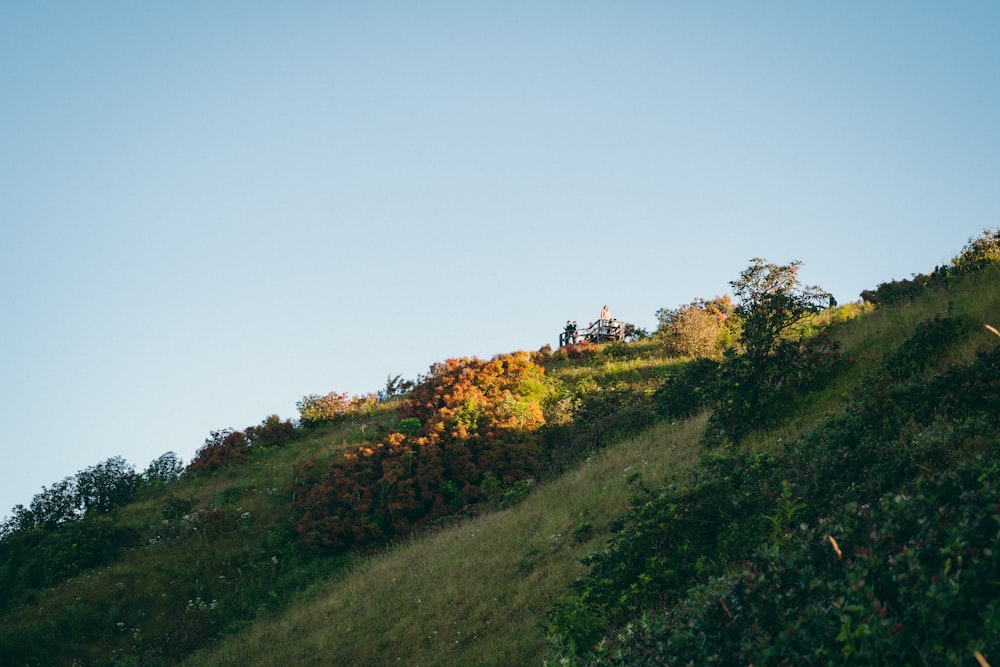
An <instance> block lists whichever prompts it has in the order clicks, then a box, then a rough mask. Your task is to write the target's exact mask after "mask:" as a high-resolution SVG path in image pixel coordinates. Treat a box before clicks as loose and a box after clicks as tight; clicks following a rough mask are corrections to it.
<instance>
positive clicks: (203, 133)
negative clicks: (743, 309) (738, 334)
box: [0, 0, 1000, 515]
mask: <svg viewBox="0 0 1000 667" xmlns="http://www.w3.org/2000/svg"><path fill="white" fill-rule="evenodd" d="M998 35H1000V4H998V3H995V2H989V1H987V0H982V1H978V0H977V1H969V2H947V3H945V2H921V1H919V0H917V1H910V0H907V1H905V2H903V1H900V2H861V1H857V2H854V1H847V2H792V1H789V2H769V1H767V0H764V1H762V2H683V3H682V2H613V3H612V2H600V3H598V2H587V1H579V0H574V1H572V2H545V1H544V0H533V1H530V2H503V3H500V2H494V3H482V2H435V1H433V0H431V1H427V2H377V1H376V2H364V3H347V2H339V3H338V2H251V1H247V0H242V1H240V2H223V1H218V2H201V1H198V2H183V1H171V2H125V1H122V2H103V1H101V0H95V1H94V2H75V1H74V2H56V1H47V2H5V3H3V5H2V7H0V184H2V185H0V221H2V225H3V226H2V229H3V234H2V237H0V278H2V280H0V304H2V315H0V318H2V319H0V324H2V326H0V362H2V371H0V446H2V451H3V465H2V466H0V515H4V514H7V513H8V510H9V509H10V508H11V507H13V505H15V504H17V503H25V504H27V503H28V502H30V500H31V497H32V496H33V495H34V494H35V493H37V492H38V491H39V490H40V489H41V487H42V486H43V485H50V484H51V483H53V482H56V481H58V480H60V479H62V478H63V477H66V476H69V475H73V474H75V473H76V472H77V471H79V470H81V469H83V468H85V467H87V466H89V465H93V464H95V463H97V462H99V461H102V460H104V459H106V458H108V457H110V456H115V455H121V456H123V457H125V458H126V459H127V460H128V461H129V462H131V463H132V464H133V465H135V466H136V468H137V469H139V470H142V469H144V468H145V467H146V465H147V464H148V463H149V462H150V461H151V460H152V459H153V458H155V457H157V456H159V455H160V454H162V453H164V452H166V451H174V452H176V453H177V454H178V455H180V456H181V457H182V458H184V459H185V461H187V460H190V458H191V456H192V455H193V454H194V452H195V450H196V449H197V448H198V447H199V446H200V445H201V444H202V443H203V441H204V439H205V438H206V437H207V436H208V434H209V431H211V430H213V429H218V428H223V427H233V428H244V427H246V426H249V425H251V424H256V423H259V422H260V421H261V420H262V419H264V418H265V417H267V416H268V415H270V414H278V415H279V416H281V417H282V418H288V417H295V416H296V410H295V403H296V401H297V400H299V399H300V398H301V397H302V396H304V395H306V394H309V393H319V394H323V393H326V392H329V391H333V390H337V391H345V392H348V393H352V394H353V393H365V392H368V391H376V390H378V389H380V388H382V387H383V386H384V384H385V380H386V378H387V376H389V375H396V374H402V375H403V376H404V377H406V378H415V377H416V376H417V375H419V374H421V373H424V372H426V371H427V370H428V368H429V366H430V364H432V363H434V362H436V361H441V360H444V359H446V358H448V357H454V356H470V355H475V356H479V357H491V356H493V355H495V354H498V353H501V352H509V351H513V350H517V349H527V350H536V349H538V348H539V347H541V346H542V345H544V344H545V343H555V342H556V340H557V336H558V333H559V330H560V328H561V326H562V324H563V323H564V322H565V321H566V320H567V319H570V318H571V319H576V320H579V321H581V322H588V321H590V320H592V319H595V318H596V317H597V315H598V312H599V310H600V308H601V306H602V305H603V304H605V303H606V304H608V305H610V307H611V310H612V313H613V314H614V315H615V316H617V317H619V318H621V319H625V320H627V321H630V322H633V323H635V324H636V325H638V326H642V327H645V328H648V329H651V328H653V327H654V326H655V313H656V311H657V309H659V308H661V307H674V306H677V305H680V304H682V303H685V302H687V301H690V300H691V299H692V298H695V297H701V296H705V297H709V296H714V295H716V294H722V293H724V292H726V291H727V290H728V287H729V285H728V283H729V281H730V280H733V279H734V278H736V277H737V276H738V274H739V272H740V271H741V270H742V269H743V268H744V267H746V266H747V264H748V262H749V260H750V258H751V257H754V256H760V257H764V258H766V259H768V260H770V261H775V262H787V261H791V260H794V259H797V260H801V261H802V262H804V267H803V269H802V271H801V276H802V279H803V280H804V281H805V282H808V283H810V284H818V285H820V286H821V287H823V288H825V289H827V290H829V291H831V292H833V293H834V294H835V295H836V297H837V298H838V300H839V301H841V302H847V301H852V300H856V299H857V298H858V295H859V293H860V291H861V290H863V289H867V288H872V287H875V286H876V285H878V284H879V283H881V282H885V281H888V280H892V279H899V278H908V277H910V276H911V275H913V274H915V273H921V272H926V271H930V270H932V269H933V268H934V267H935V266H936V265H938V264H944V263H946V262H948V261H949V260H950V259H951V258H952V257H954V256H955V255H956V254H957V253H958V252H959V251H960V250H961V248H962V246H963V245H965V243H966V242H967V241H968V239H969V238H970V237H972V236H975V235H977V234H978V233H979V232H981V231H982V230H983V229H985V228H995V227H997V226H1000V215H998V213H1000V126H998V123H1000V120H998V119H1000V40H998V38H997V36H998Z"/></svg>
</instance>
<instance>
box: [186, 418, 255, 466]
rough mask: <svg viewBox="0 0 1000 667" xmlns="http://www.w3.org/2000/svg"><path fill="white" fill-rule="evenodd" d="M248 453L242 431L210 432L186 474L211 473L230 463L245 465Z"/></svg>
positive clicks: (244, 434) (248, 444) (248, 449)
mask: <svg viewBox="0 0 1000 667" xmlns="http://www.w3.org/2000/svg"><path fill="white" fill-rule="evenodd" d="M249 453H250V443H249V441H248V440H247V435H246V433H244V432H243V431H234V430H232V429H228V428H225V429H221V430H218V431H212V432H211V435H209V437H208V438H206V439H205V444H204V445H202V447H201V449H199V450H198V451H197V452H196V453H195V455H194V458H193V459H192V460H191V463H189V464H188V467H187V471H186V472H187V473H189V474H193V473H197V472H211V471H213V470H217V469H219V468H221V467H222V466H224V465H227V464H230V463H245V462H246V460H247V457H248V455H249Z"/></svg>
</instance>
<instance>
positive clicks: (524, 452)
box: [295, 352, 553, 551]
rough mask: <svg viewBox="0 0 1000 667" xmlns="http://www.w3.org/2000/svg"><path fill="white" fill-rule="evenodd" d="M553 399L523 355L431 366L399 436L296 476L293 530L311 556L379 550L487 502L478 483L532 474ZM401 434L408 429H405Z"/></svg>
mask: <svg viewBox="0 0 1000 667" xmlns="http://www.w3.org/2000/svg"><path fill="white" fill-rule="evenodd" d="M552 394H553V388H552V385H551V384H550V383H549V382H548V381H547V380H546V377H545V371H544V369H542V367H541V366H538V365H537V364H535V363H534V362H533V361H532V360H531V357H530V355H528V354H527V353H524V352H517V353H513V354H505V355H500V356H497V357H495V358H493V359H491V360H488V361H484V360H480V359H476V358H461V359H449V360H447V361H445V362H442V363H439V364H435V365H433V366H431V369H430V373H429V374H428V375H427V376H425V377H422V378H420V379H419V380H418V382H417V385H416V386H415V387H414V389H413V390H412V391H411V392H410V394H409V396H408V399H407V401H406V403H405V404H404V405H403V406H402V407H401V408H400V411H399V416H400V418H401V423H405V424H406V428H405V429H403V430H393V431H390V432H389V433H388V434H387V435H386V436H385V437H384V438H382V439H380V440H379V441H377V442H374V443H372V444H370V445H364V446H361V447H358V448H356V449H355V450H353V451H351V452H349V453H347V454H346V455H345V457H344V458H343V459H341V460H338V461H335V462H334V463H332V464H331V465H330V466H329V467H328V468H326V469H325V470H320V469H317V466H315V465H314V464H312V463H311V462H310V463H307V464H306V465H305V466H304V467H302V468H300V469H298V470H297V476H296V477H297V480H298V481H297V483H296V494H295V497H296V501H295V510H296V513H297V515H298V517H299V518H298V522H297V529H298V531H299V534H300V535H301V537H302V539H303V541H304V543H305V544H306V545H307V546H309V547H311V548H314V549H321V550H333V551H339V550H343V549H349V548H364V547H370V546H375V545H378V544H382V543H385V542H387V541H389V540H391V539H392V538H393V537H396V536H399V535H402V534H405V533H408V532H410V531H412V530H413V529H415V528H419V527H420V526H423V525H425V524H426V523H427V522H429V521H432V520H434V519H437V518H440V517H442V516H446V515H448V514H451V513H453V512H455V511H456V510H458V509H460V508H462V507H463V506H465V505H469V504H474V503H477V502H479V501H481V500H483V499H484V495H483V492H482V490H481V489H480V485H481V484H482V482H483V480H484V476H485V475H486V474H487V473H489V474H490V478H491V479H493V480H500V481H501V482H502V483H508V484H509V483H511V482H514V481H517V480H521V479H526V478H531V477H534V476H535V475H536V474H537V473H538V471H539V469H540V466H541V455H542V451H541V443H540V440H539V438H537V437H536V433H535V431H536V430H537V429H538V428H539V427H540V426H542V425H543V424H544V423H545V418H544V417H543V414H542V406H543V404H544V403H545V401H547V400H548V399H549V398H550V397H551V396H552ZM404 430H405V432H404Z"/></svg>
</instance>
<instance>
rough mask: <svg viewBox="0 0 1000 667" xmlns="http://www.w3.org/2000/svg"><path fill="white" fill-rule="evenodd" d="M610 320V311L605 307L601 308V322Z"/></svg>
mask: <svg viewBox="0 0 1000 667" xmlns="http://www.w3.org/2000/svg"><path fill="white" fill-rule="evenodd" d="M610 319H611V310H609V309H608V307H607V306H604V308H601V321H602V322H607V321H608V320H610Z"/></svg>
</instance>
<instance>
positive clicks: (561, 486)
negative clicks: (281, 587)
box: [187, 417, 705, 666]
mask: <svg viewBox="0 0 1000 667" xmlns="http://www.w3.org/2000/svg"><path fill="white" fill-rule="evenodd" d="M704 424H705V417H699V418H696V419H692V420H689V421H686V422H683V423H678V424H666V423H664V424H660V425H658V426H656V427H654V428H652V429H650V430H648V431H646V432H644V433H642V434H641V435H640V436H638V437H636V438H633V439H631V440H628V441H626V442H622V443H619V444H617V445H614V446H612V447H611V448H609V449H607V450H605V451H603V452H601V453H599V454H597V455H594V456H593V457H591V458H590V459H588V460H587V461H585V462H584V463H583V464H582V465H580V466H578V467H577V468H575V469H574V470H572V471H570V472H569V473H567V474H566V475H564V476H563V477H561V478H559V479H558V480H556V481H553V482H552V483H550V484H546V485H544V486H540V487H538V488H537V489H536V490H535V491H534V492H533V493H531V494H530V495H529V496H528V497H527V499H526V500H524V501H523V502H522V503H521V504H519V505H517V506H515V507H513V508H510V509H507V510H504V511H499V512H494V513H490V514H487V515H485V516H482V517H480V518H478V519H474V520H470V521H467V522H465V523H463V524H461V525H459V526H455V527H451V528H447V529H443V530H441V531H440V532H436V533H430V534H424V535H421V536H418V537H416V538H414V539H412V540H410V541H409V542H408V543H405V544H402V545H399V546H397V547H395V548H393V549H392V550H391V551H389V552H387V553H384V554H381V555H378V556H374V557H371V558H368V559H364V560H362V561H360V562H358V563H357V565H356V567H354V568H352V569H351V570H350V571H348V572H345V573H344V575H343V576H341V577H338V578H337V580H336V581H333V582H331V583H330V584H329V586H328V587H326V588H325V589H324V590H322V592H319V593H317V594H315V595H313V596H311V597H310V598H309V599H308V600H304V601H303V602H302V603H300V604H295V605H292V606H291V607H290V608H289V609H288V611H286V612H285V613H283V614H281V615H280V616H278V617H277V618H274V619H262V620H260V621H258V622H256V623H254V624H253V625H252V626H251V627H250V628H249V629H248V630H247V631H245V632H243V633H240V634H238V635H236V636H233V637H231V638H228V639H227V640H226V641H224V642H223V643H222V644H220V645H219V646H218V647H216V648H214V649H213V650H211V651H209V652H206V653H201V654H199V655H197V656H195V657H194V658H192V659H191V660H190V661H189V662H188V663H187V664H189V665H220V666H221V665H274V664H305V663H310V662H319V663H321V664H337V665H391V664H405V665H529V664H540V663H541V660H542V657H543V656H544V653H545V650H546V639H545V637H544V634H543V628H544V624H545V613H546V610H547V609H548V608H549V607H550V606H551V604H552V601H553V600H554V599H555V598H556V597H558V596H559V595H561V594H563V593H565V592H567V591H568V589H569V585H570V583H571V582H572V581H573V579H574V578H576V577H577V576H579V575H581V574H582V573H583V566H582V565H581V564H580V563H579V559H580V558H581V557H582V556H584V555H586V554H587V553H590V552H592V551H594V550H596V549H599V548H600V546H601V544H603V540H604V539H605V538H606V537H607V536H608V534H609V532H608V526H609V524H610V523H611V521H612V520H613V519H615V518H616V517H618V516H619V515H620V514H621V512H622V510H623V509H624V508H625V506H626V504H627V502H628V494H629V486H628V483H627V481H626V480H627V478H628V477H629V476H630V475H631V474H632V473H634V472H639V473H641V474H643V475H644V476H648V478H650V479H661V478H663V477H665V476H670V475H684V474H686V473H687V471H689V470H690V469H691V467H692V466H693V465H694V464H695V462H696V461H697V459H698V455H699V447H698V445H697V442H698V438H699V437H700V435H701V432H702V430H703V429H704Z"/></svg>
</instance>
